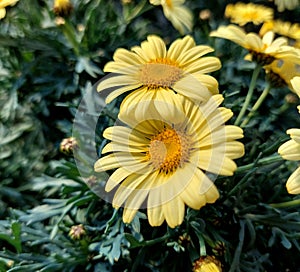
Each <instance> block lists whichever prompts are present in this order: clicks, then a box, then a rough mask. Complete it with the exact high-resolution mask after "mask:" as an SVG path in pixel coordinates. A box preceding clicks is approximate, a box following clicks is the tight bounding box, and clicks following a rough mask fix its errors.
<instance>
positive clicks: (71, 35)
mask: <svg viewBox="0 0 300 272" xmlns="http://www.w3.org/2000/svg"><path fill="white" fill-rule="evenodd" d="M61 29H62V32H63V33H64V35H65V37H66V39H67V40H68V41H69V43H70V44H71V46H72V48H73V50H74V53H75V55H76V56H79V55H80V50H79V43H78V42H77V40H76V37H75V36H76V31H75V29H74V27H73V26H72V25H71V24H70V23H69V22H68V21H67V20H66V21H65V23H64V24H62V25H61Z"/></svg>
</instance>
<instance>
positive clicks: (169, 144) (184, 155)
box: [147, 128, 190, 174]
mask: <svg viewBox="0 0 300 272" xmlns="http://www.w3.org/2000/svg"><path fill="white" fill-rule="evenodd" d="M189 146H190V141H189V137H188V136H187V135H185V134H184V133H183V132H180V131H175V129H173V128H165V129H164V130H163V131H161V132H159V133H158V134H156V135H155V136H153V137H152V139H151V141H150V146H149V151H148V152H147V158H148V160H150V161H151V163H152V165H153V167H154V168H155V169H159V170H160V172H163V173H165V174H168V173H170V172H173V171H174V170H176V169H177V167H180V166H181V165H182V164H183V163H184V162H185V161H186V160H187V159H188V156H189Z"/></svg>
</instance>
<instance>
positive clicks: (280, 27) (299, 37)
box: [259, 20, 300, 48]
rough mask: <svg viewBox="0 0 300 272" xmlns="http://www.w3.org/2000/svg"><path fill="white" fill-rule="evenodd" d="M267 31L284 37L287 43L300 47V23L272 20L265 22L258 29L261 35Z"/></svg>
mask: <svg viewBox="0 0 300 272" xmlns="http://www.w3.org/2000/svg"><path fill="white" fill-rule="evenodd" d="M268 31H273V32H274V33H276V34H278V35H280V36H283V37H286V38H287V39H288V41H289V44H290V45H292V46H294V47H297V48H300V25H299V24H297V23H294V24H292V23H290V22H284V21H281V20H274V21H273V20H272V21H268V22H265V23H264V24H263V26H262V27H261V29H260V31H259V35H261V36H263V35H264V34H265V33H267V32H268Z"/></svg>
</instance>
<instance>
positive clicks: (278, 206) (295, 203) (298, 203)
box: [270, 198, 300, 208]
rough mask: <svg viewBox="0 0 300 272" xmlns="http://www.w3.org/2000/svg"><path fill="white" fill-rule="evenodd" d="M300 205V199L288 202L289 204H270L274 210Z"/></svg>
mask: <svg viewBox="0 0 300 272" xmlns="http://www.w3.org/2000/svg"><path fill="white" fill-rule="evenodd" d="M298 205H300V198H298V199H294V200H291V201H287V202H281V203H274V204H270V206H272V207H273V208H289V207H293V206H298Z"/></svg>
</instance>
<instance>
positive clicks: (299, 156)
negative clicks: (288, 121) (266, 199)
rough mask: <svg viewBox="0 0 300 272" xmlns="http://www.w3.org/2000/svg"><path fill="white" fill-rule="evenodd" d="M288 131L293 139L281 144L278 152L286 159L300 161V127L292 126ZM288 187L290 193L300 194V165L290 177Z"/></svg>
mask: <svg viewBox="0 0 300 272" xmlns="http://www.w3.org/2000/svg"><path fill="white" fill-rule="evenodd" d="M286 133H287V134H289V135H290V136H291V140H289V141H287V142H285V143H284V144H283V145H281V146H280V147H279V149H278V153H279V154H280V155H281V156H282V158H284V159H285V160H290V161H300V129H297V128H292V129H289V130H287V132H286ZM286 188H287V191H288V192H289V193H290V194H300V167H298V168H297V169H296V170H295V172H294V173H293V174H292V175H291V176H290V177H289V179H288V180H287V183H286Z"/></svg>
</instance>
